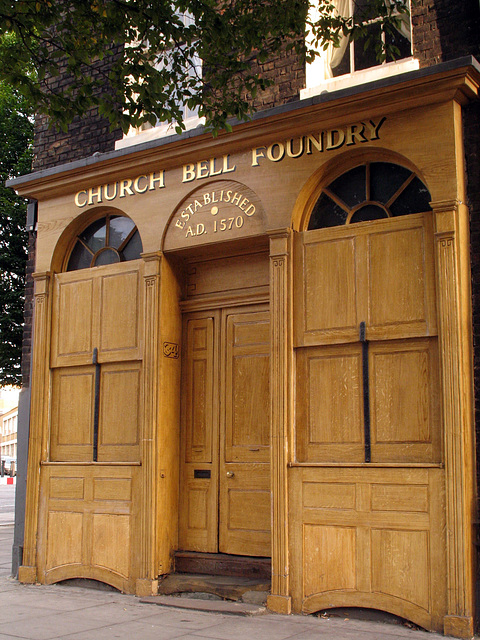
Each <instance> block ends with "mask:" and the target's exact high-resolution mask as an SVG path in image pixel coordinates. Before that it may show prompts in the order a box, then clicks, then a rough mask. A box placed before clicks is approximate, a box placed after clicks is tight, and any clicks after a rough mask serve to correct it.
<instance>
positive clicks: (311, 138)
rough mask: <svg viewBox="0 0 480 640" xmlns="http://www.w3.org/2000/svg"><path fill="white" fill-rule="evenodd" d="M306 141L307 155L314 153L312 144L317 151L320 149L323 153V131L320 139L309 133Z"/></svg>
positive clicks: (319, 135) (319, 136)
mask: <svg viewBox="0 0 480 640" xmlns="http://www.w3.org/2000/svg"><path fill="white" fill-rule="evenodd" d="M306 143H307V144H306V145H305V146H306V148H307V151H306V153H307V155H310V154H311V153H312V144H313V146H314V147H315V149H316V150H317V151H320V153H322V152H323V131H322V133H319V134H318V140H317V139H316V138H315V137H314V136H312V135H310V134H309V135H308V136H307V138H306Z"/></svg>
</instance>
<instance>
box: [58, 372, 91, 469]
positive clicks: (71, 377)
mask: <svg viewBox="0 0 480 640" xmlns="http://www.w3.org/2000/svg"><path fill="white" fill-rule="evenodd" d="M94 396H95V378H94V370H93V367H65V368H62V369H55V370H54V372H53V376H52V413H51V416H52V418H51V436H50V456H51V459H52V460H55V461H71V462H72V461H88V460H92V455H93V453H92V446H93V413H94Z"/></svg>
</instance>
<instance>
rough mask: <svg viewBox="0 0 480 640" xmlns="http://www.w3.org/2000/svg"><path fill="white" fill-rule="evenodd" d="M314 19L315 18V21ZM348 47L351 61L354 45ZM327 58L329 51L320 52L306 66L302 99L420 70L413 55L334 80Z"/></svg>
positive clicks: (350, 44)
mask: <svg viewBox="0 0 480 640" xmlns="http://www.w3.org/2000/svg"><path fill="white" fill-rule="evenodd" d="M353 2H354V0H350V11H353ZM313 11H314V9H313ZM314 18H315V16H313V19H314ZM372 22H373V21H372ZM346 46H347V47H351V53H350V56H351V60H353V44H352V43H348V44H347V45H346ZM327 58H328V53H327V51H326V50H320V51H319V55H318V56H317V57H316V58H315V60H313V62H311V63H309V64H307V65H306V83H305V84H306V86H305V89H302V90H301V91H300V99H302V100H303V99H306V98H311V97H312V96H315V95H319V94H320V93H323V92H332V91H338V90H340V89H345V88H348V87H354V86H358V85H360V84H365V83H367V82H374V81H375V80H380V79H383V78H388V77H391V76H395V75H398V74H401V73H407V72H408V71H415V70H416V69H419V68H420V63H419V61H418V60H416V59H415V58H414V57H413V55H412V56H410V57H408V58H402V59H400V60H396V61H393V62H383V63H381V64H379V65H375V66H374V67H369V68H367V69H362V70H360V71H351V72H350V73H345V74H343V75H341V76H337V77H334V78H332V77H330V75H331V73H330V72H329V70H328V68H327V67H328V62H327Z"/></svg>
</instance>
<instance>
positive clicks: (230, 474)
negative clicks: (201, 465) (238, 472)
mask: <svg viewBox="0 0 480 640" xmlns="http://www.w3.org/2000/svg"><path fill="white" fill-rule="evenodd" d="M234 475H235V474H234V472H233V471H227V478H233V476H234Z"/></svg>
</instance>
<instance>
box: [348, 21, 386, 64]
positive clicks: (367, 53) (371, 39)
mask: <svg viewBox="0 0 480 640" xmlns="http://www.w3.org/2000/svg"><path fill="white" fill-rule="evenodd" d="M381 42H382V33H381V30H380V26H379V25H378V24H369V25H368V26H367V34H366V35H365V36H363V37H361V38H358V40H355V42H354V43H353V49H354V64H355V71H361V70H362V69H370V67H377V66H378V65H379V64H381V62H379V60H377V51H376V50H377V48H378V47H377V45H376V43H378V46H381Z"/></svg>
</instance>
